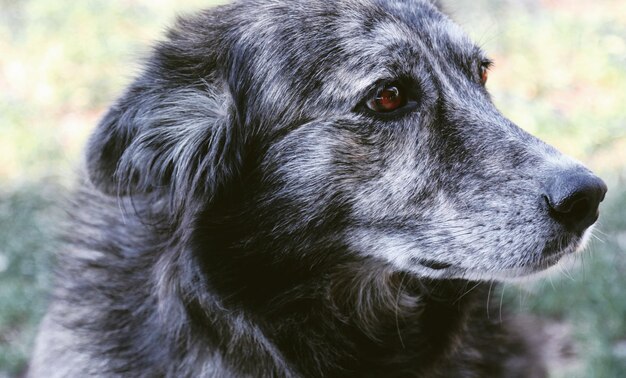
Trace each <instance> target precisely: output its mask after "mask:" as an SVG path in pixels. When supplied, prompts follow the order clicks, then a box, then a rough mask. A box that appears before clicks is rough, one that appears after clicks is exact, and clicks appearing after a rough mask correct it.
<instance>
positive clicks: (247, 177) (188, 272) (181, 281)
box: [30, 0, 582, 377]
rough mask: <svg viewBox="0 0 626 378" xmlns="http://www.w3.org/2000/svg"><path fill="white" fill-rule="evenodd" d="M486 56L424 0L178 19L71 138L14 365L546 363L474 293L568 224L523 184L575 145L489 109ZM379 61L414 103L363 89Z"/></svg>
mask: <svg viewBox="0 0 626 378" xmlns="http://www.w3.org/2000/svg"><path fill="white" fill-rule="evenodd" d="M483 61H484V56H483V54H482V52H481V51H480V50H479V49H478V48H477V47H475V46H474V45H473V44H472V43H471V42H469V40H467V38H466V37H465V36H464V35H462V34H461V32H460V31H459V30H458V29H457V28H456V26H455V25H454V24H453V23H452V22H451V21H450V20H449V19H448V18H447V17H446V16H444V15H443V14H442V13H440V12H439V10H438V9H437V8H436V7H435V6H433V4H432V3H430V2H427V1H417V0H416V1H408V0H407V1H401V0H390V1H382V0H378V1H377V0H369V1H368V0H349V1H341V2H328V1H317V0H314V1H304V0H295V1H287V0H284V1H282V0H254V1H241V2H237V3H234V4H232V5H227V6H222V7H218V8H216V9H213V10H209V11H206V12H202V13H200V14H198V15H197V16H195V17H190V18H184V19H181V20H179V22H178V23H177V25H176V26H175V27H174V28H173V29H171V30H170V32H169V33H168V36H167V38H166V39H165V41H164V42H161V43H160V44H158V45H157V46H156V48H155V49H154V52H153V54H152V55H151V57H150V58H149V59H148V61H147V63H146V66H145V69H144V71H143V73H142V74H141V75H140V76H139V77H138V78H137V79H136V81H135V82H134V83H133V84H132V85H131V86H130V87H129V89H128V90H127V91H126V93H125V94H124V95H123V96H122V97H121V98H120V99H119V100H118V101H117V103H116V104H115V105H113V106H112V107H111V109H110V110H109V112H108V113H107V115H106V116H105V117H104V119H103V120H102V121H101V123H100V125H99V126H98V128H97V129H96V131H95V133H94V134H93V136H92V137H91V139H90V141H89V145H88V148H87V161H86V171H87V173H88V175H89V180H85V181H84V182H82V183H81V185H80V188H79V189H78V190H77V193H76V197H75V202H74V204H73V206H72V207H71V210H72V211H71V214H72V220H71V221H72V226H71V227H70V228H69V232H68V234H67V235H68V236H67V248H66V249H65V250H63V251H62V252H61V253H60V256H59V260H60V264H59V266H60V269H59V275H58V287H57V290H56V291H55V294H56V299H55V300H54V301H53V304H52V306H51V309H50V311H49V313H48V315H47V317H46V319H45V321H44V324H43V325H42V331H41V334H40V337H39V341H38V346H37V350H36V353H35V357H34V359H33V364H32V366H31V373H30V374H31V375H32V376H44V375H47V376H50V375H53V376H88V375H90V374H91V375H98V376H116V375H122V376H132V377H136V376H146V377H147V376H150V377H153V376H176V377H186V376H189V377H192V376H193V377H197V376H216V377H227V376H259V377H266V376H307V377H321V376H333V377H334V376H355V377H365V376H385V377H391V376H398V377H400V376H402V377H406V376H420V377H423V376H428V377H431V376H435V377H436V376H441V377H443V376H446V377H487V376H489V377H496V376H507V377H511V376H513V377H515V376H528V377H531V376H532V377H538V376H542V375H544V374H545V370H544V368H543V367H542V365H541V358H540V357H539V356H538V355H537V351H535V350H533V347H532V346H531V345H530V344H529V343H528V340H526V338H525V337H522V335H521V334H522V333H523V331H522V330H521V329H516V328H515V327H513V328H512V329H511V328H509V329H507V326H508V320H507V319H506V317H505V320H504V321H502V322H500V321H492V320H489V319H488V316H487V312H488V311H487V309H486V308H485V306H486V303H488V300H487V296H488V292H489V286H490V285H491V284H492V283H491V281H492V280H493V279H502V275H504V274H510V275H512V276H520V275H527V274H531V273H533V272H536V271H540V270H543V269H545V268H546V267H548V266H549V265H551V264H553V263H554V262H556V259H548V258H547V257H545V255H546V254H547V251H548V249H549V251H550V252H553V253H554V254H558V256H559V257H560V256H561V255H562V254H565V253H566V252H567V251H570V249H572V250H573V249H574V247H575V245H577V243H579V241H580V239H581V237H582V235H581V234H580V233H578V234H575V233H570V232H567V231H566V230H564V229H563V228H562V227H561V226H560V225H559V224H557V222H555V221H554V220H553V219H551V218H550V216H549V215H548V214H547V211H546V208H545V203H544V202H543V199H542V197H541V190H542V189H541V188H542V183H543V182H544V181H545V179H546V178H547V177H549V176H550V173H549V172H554V171H557V170H565V167H566V166H567V167H570V166H576V167H578V166H577V165H575V163H572V162H570V161H569V160H566V159H565V158H563V157H562V156H560V154H558V152H556V151H554V150H553V149H551V148H550V147H548V146H546V145H544V144H543V143H541V142H540V141H538V140H536V139H534V138H533V137H531V136H530V135H527V134H525V133H524V132H522V131H521V130H519V129H517V127H516V126H515V125H513V124H512V123H510V122H509V121H508V120H506V119H505V118H503V117H502V116H501V115H500V114H499V113H498V112H497V111H496V110H495V108H494V107H493V105H492V104H491V102H490V100H489V97H488V95H487V93H486V90H485V88H484V87H483V86H482V85H481V83H480V80H479V79H480V77H479V74H478V73H477V69H478V68H477V67H478V66H479V65H480V64H482V63H481V62H483ZM398 80H399V81H401V82H402V85H403V87H404V88H407V89H408V90H409V91H410V92H411V94H410V96H411V101H410V105H407V107H405V108H403V109H402V110H401V111H398V112H394V113H391V114H377V113H375V112H372V111H370V110H368V109H367V107H366V106H365V105H364V104H365V102H364V101H365V100H367V99H368V98H370V97H371V95H372V93H373V91H375V89H376V88H377V86H380V85H381V83H385V82H396V81H398ZM557 161H561V162H562V163H557ZM568 169H569V168H568ZM580 169H582V168H580ZM520 212H521V213H522V214H521V215H520ZM550 246H552V247H550ZM557 246H558V248H557ZM570 247H571V248H570ZM567 248H570V249H567Z"/></svg>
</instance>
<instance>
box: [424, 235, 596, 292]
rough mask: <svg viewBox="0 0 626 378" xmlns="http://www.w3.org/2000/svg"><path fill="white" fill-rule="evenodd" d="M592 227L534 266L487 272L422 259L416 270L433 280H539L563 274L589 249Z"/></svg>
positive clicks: (546, 252) (544, 253) (544, 254)
mask: <svg viewBox="0 0 626 378" xmlns="http://www.w3.org/2000/svg"><path fill="white" fill-rule="evenodd" d="M592 229H593V226H592V227H589V228H588V229H587V230H586V231H585V232H584V233H583V235H582V236H580V237H575V238H572V239H570V241H569V242H568V243H566V244H558V245H559V247H560V248H558V249H544V250H543V251H542V252H541V256H542V257H541V258H540V259H538V260H537V261H536V262H535V263H533V264H527V265H523V266H519V267H512V268H507V269H499V270H486V269H480V268H473V267H464V266H458V265H454V264H448V263H443V262H438V261H435V260H420V261H419V265H418V266H417V267H414V269H413V270H414V271H415V273H416V274H417V275H419V276H422V277H427V278H432V279H463V280H468V281H501V282H519V281H528V280H533V279H538V278H542V277H545V276H547V275H550V274H551V273H553V272H555V271H559V269H558V267H559V266H564V265H569V264H571V263H572V262H573V261H574V256H575V255H576V254H577V253H578V252H580V251H582V250H583V249H585V247H586V246H587V244H588V242H589V239H590V238H591V233H592Z"/></svg>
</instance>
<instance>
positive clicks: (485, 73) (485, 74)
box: [478, 62, 491, 85]
mask: <svg viewBox="0 0 626 378" xmlns="http://www.w3.org/2000/svg"><path fill="white" fill-rule="evenodd" d="M489 67H491V62H483V63H482V64H481V65H480V68H479V71H478V74H479V75H480V83H481V84H482V85H485V84H487V79H488V78H489Z"/></svg>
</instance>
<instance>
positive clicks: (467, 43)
mask: <svg viewBox="0 0 626 378" xmlns="http://www.w3.org/2000/svg"><path fill="white" fill-rule="evenodd" d="M380 4H382V5H381V9H382V10H383V11H384V12H385V13H384V16H382V17H379V18H374V19H367V20H362V22H363V23H366V24H367V29H364V28H363V27H358V26H357V25H356V24H357V22H358V20H357V13H355V14H354V17H355V19H354V20H352V22H347V23H345V24H344V25H343V26H342V27H341V28H339V31H340V32H341V33H342V35H341V36H340V37H341V38H342V40H343V43H344V44H346V47H345V48H344V51H345V52H346V55H347V57H346V60H347V62H349V63H352V64H343V65H337V67H336V70H335V71H334V74H335V79H336V80H338V81H340V82H341V83H342V84H343V85H345V86H346V87H347V88H350V89H351V91H353V92H359V91H361V90H363V89H365V88H366V87H368V86H371V84H372V83H373V82H375V81H379V80H381V79H385V78H388V79H393V78H395V77H396V76H397V75H398V74H400V73H407V74H409V72H410V71H411V68H412V66H416V65H418V64H419V63H420V62H421V63H424V62H426V63H427V64H428V65H438V66H440V65H442V64H443V65H450V64H454V62H459V61H465V60H470V59H473V58H475V57H476V56H481V55H482V52H481V50H480V48H478V47H477V46H476V45H475V44H474V43H473V42H472V41H471V39H470V38H469V36H468V35H467V34H466V33H465V32H464V31H463V30H462V29H461V27H459V26H458V25H457V24H456V23H454V22H453V21H452V20H450V19H449V18H448V17H447V16H445V15H444V14H442V13H440V12H439V11H438V10H436V9H434V8H433V6H432V5H431V4H430V3H428V2H421V1H408V2H405V1H400V2H393V1H391V2H385V3H380ZM398 4H400V5H398ZM348 41H349V42H348ZM332 87H334V88H336V87H337V82H334V83H333V86H332ZM347 88H346V89H347Z"/></svg>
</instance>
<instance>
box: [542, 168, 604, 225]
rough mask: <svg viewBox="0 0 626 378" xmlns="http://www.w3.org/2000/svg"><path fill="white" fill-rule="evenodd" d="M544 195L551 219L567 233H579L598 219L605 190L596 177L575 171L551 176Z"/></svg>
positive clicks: (602, 183)
mask: <svg viewBox="0 0 626 378" xmlns="http://www.w3.org/2000/svg"><path fill="white" fill-rule="evenodd" d="M546 192H547V193H546V198H547V202H548V205H549V206H550V210H551V214H552V216H553V217H554V218H555V219H556V220H557V221H559V222H561V223H562V224H563V225H565V226H566V227H567V228H568V229H570V230H572V231H578V232H581V231H583V230H584V229H586V228H587V227H589V226H591V225H592V224H593V223H594V222H595V221H596V220H597V219H598V215H599V212H598V207H599V205H600V202H602V200H604V196H605V194H606V192H607V187H606V184H605V183H604V181H602V180H601V179H600V178H599V177H596V176H594V175H592V174H590V173H587V172H581V171H579V170H575V171H567V172H564V173H560V174H556V175H555V176H553V177H552V178H551V179H550V180H549V181H548V185H547V190H546Z"/></svg>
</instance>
